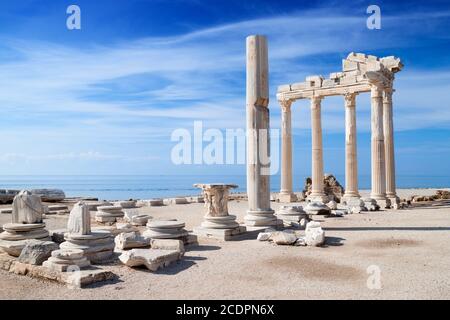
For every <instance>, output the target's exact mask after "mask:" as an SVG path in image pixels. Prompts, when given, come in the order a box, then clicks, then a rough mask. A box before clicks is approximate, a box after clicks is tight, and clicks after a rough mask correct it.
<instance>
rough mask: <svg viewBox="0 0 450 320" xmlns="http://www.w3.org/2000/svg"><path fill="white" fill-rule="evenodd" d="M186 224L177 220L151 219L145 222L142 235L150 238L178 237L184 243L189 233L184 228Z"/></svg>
mask: <svg viewBox="0 0 450 320" xmlns="http://www.w3.org/2000/svg"><path fill="white" fill-rule="evenodd" d="M185 226H186V224H185V223H184V222H179V221H177V220H152V221H149V222H148V223H147V230H145V231H144V233H143V236H144V237H146V238H150V239H178V240H182V241H183V242H184V243H185V244H186V242H187V241H188V239H189V233H188V232H187V230H185V229H184V227H185Z"/></svg>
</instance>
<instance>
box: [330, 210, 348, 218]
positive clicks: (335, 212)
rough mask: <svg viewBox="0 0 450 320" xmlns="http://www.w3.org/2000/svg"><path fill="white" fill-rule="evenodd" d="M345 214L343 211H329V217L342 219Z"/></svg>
mask: <svg viewBox="0 0 450 320" xmlns="http://www.w3.org/2000/svg"><path fill="white" fill-rule="evenodd" d="M346 214H347V212H346V211H344V210H331V215H332V216H335V217H343V216H344V215H346Z"/></svg>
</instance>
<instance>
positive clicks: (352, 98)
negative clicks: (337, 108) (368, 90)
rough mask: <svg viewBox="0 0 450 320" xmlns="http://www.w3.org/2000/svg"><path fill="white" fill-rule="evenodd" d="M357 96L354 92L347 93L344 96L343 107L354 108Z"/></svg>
mask: <svg viewBox="0 0 450 320" xmlns="http://www.w3.org/2000/svg"><path fill="white" fill-rule="evenodd" d="M357 95H358V94H357V93H356V92H349V93H346V94H345V95H344V99H345V106H346V107H347V108H351V107H354V106H355V105H356V96H357Z"/></svg>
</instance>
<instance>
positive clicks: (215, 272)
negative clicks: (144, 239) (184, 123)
mask: <svg viewBox="0 0 450 320" xmlns="http://www.w3.org/2000/svg"><path fill="white" fill-rule="evenodd" d="M434 191H435V190H431V189H427V190H418V189H415V190H400V191H399V194H400V196H401V197H407V196H409V195H411V194H420V195H422V194H423V195H426V194H434ZM279 206H280V204H278V203H273V208H274V209H277V208H279ZM2 207H5V206H2ZM246 207H247V203H246V202H245V201H240V202H237V201H233V202H231V203H230V213H232V214H236V215H237V216H238V220H240V221H242V220H243V216H244V215H245V210H246ZM140 210H141V211H143V212H148V213H150V214H151V215H152V216H153V217H155V218H160V217H164V218H177V219H179V220H182V221H185V222H186V225H187V229H189V230H192V228H193V227H194V226H196V225H199V224H200V223H201V221H202V216H203V214H204V208H203V204H189V205H177V206H175V205H173V206H166V207H160V208H155V207H152V208H142V209H140ZM9 219H10V217H9V215H0V223H1V224H3V223H6V222H8V221H9ZM316 220H318V221H320V222H322V226H323V227H324V229H325V230H326V235H327V242H328V245H327V246H325V247H323V248H312V247H291V246H275V245H272V244H269V243H268V242H258V241H256V240H242V241H233V242H220V241H215V240H210V239H209V240H200V245H199V246H195V247H191V249H190V251H188V252H187V253H186V256H185V258H184V259H183V260H182V261H180V262H179V263H177V264H174V265H172V266H170V267H168V268H166V269H164V270H161V271H159V272H157V273H150V272H148V271H147V270H145V269H130V268H127V267H125V266H121V265H119V264H117V265H111V266H108V267H107V268H108V269H110V270H112V271H113V272H114V273H116V274H117V275H118V279H117V280H115V281H111V282H107V283H102V284H97V285H94V286H91V287H89V288H86V289H78V290H71V289H68V288H67V287H65V286H63V285H59V284H56V283H52V282H47V281H41V280H36V279H31V278H29V277H26V276H17V275H12V274H9V273H7V272H5V271H0V299H450V246H449V243H450V201H447V202H445V201H437V202H434V203H426V204H421V205H417V206H415V207H414V208H409V209H406V210H399V211H392V210H388V211H382V212H376V213H367V214H361V215H348V216H346V217H343V218H325V217H318V218H317V219H316ZM66 221H67V218H64V217H51V218H49V219H47V220H46V223H47V225H48V227H49V229H55V228H61V227H64V225H65V223H66ZM370 266H376V267H375V268H379V270H380V272H381V284H382V287H381V289H369V288H368V286H367V281H368V278H369V276H370V274H368V272H367V269H368V268H369V267H370ZM372 268H374V267H372Z"/></svg>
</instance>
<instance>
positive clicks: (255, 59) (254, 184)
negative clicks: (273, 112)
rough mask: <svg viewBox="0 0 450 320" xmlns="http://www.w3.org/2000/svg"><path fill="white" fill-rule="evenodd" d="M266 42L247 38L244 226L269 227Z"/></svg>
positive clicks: (272, 219)
mask: <svg viewBox="0 0 450 320" xmlns="http://www.w3.org/2000/svg"><path fill="white" fill-rule="evenodd" d="M268 68H269V63H268V56H267V40H266V38H265V37H264V36H259V35H256V36H249V37H247V194H248V205H249V209H248V211H247V215H246V216H245V223H246V225H247V226H271V225H275V224H276V223H277V222H278V220H277V219H276V217H275V215H274V211H273V210H272V209H271V208H270V179H269V177H270V157H269V156H270V149H269V145H270V141H269V109H268V105H269V84H268Z"/></svg>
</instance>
